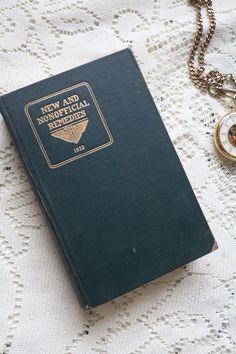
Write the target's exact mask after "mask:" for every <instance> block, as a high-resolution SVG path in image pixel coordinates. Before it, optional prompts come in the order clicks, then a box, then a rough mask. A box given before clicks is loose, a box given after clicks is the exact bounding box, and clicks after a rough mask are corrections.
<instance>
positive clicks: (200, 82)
mask: <svg viewBox="0 0 236 354" xmlns="http://www.w3.org/2000/svg"><path fill="white" fill-rule="evenodd" d="M190 2H191V4H192V5H193V6H195V9H196V20H197V31H196V34H195V38H194V40H193V46H192V49H191V52H190V56H189V60H188V67H189V73H190V77H191V79H192V81H193V82H194V84H195V85H197V86H198V87H199V88H201V89H207V90H208V91H209V93H210V94H211V95H213V96H221V95H224V94H227V93H229V92H231V93H232V92H233V91H232V90H227V89H224V85H225V83H226V82H227V83H229V84H233V85H234V86H235V87H236V81H235V79H234V77H233V75H232V74H228V75H226V74H222V73H220V72H219V71H216V70H213V71H210V72H209V73H208V74H205V75H204V73H205V69H206V63H205V53H206V51H207V48H208V46H209V44H210V42H211V40H212V38H213V36H214V33H215V30H216V18H215V13H214V9H213V3H212V0H190ZM203 7H205V8H206V10H207V14H208V18H209V29H208V31H207V34H206V36H205V38H204V33H203V18H202V9H203ZM196 61H197V62H198V67H196V65H195V62H196ZM235 97H236V96H235V95H233V99H234V100H236V98H235Z"/></svg>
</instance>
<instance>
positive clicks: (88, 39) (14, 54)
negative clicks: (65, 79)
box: [0, 0, 236, 354]
mask: <svg viewBox="0 0 236 354" xmlns="http://www.w3.org/2000/svg"><path fill="white" fill-rule="evenodd" d="M214 2H215V9H216V15H217V22H218V29H217V33H216V37H215V39H214V42H213V43H212V44H211V47H210V50H209V53H208V55H207V64H208V68H214V67H216V68H219V69H220V70H221V71H223V72H225V73H227V72H232V73H233V74H236V65H235V58H236V45H235V32H236V27H235V21H236V4H235V0H227V1H220V0H215V1H214ZM194 29H195V21H194V10H193V8H192V7H191V6H189V2H188V1H187V0H146V1H142V0H136V1H133V0H106V1H105V0H84V1H76V0H64V1H63V0H18V1H17V0H1V2H0V37H1V41H0V62H1V79H0V80H1V84H0V93H1V94H4V93H7V92H9V91H11V90H14V89H17V88H20V87H22V86H25V85H27V84H30V83H33V82H36V81H38V80H40V79H43V78H46V77H48V76H50V75H54V74H56V73H59V72H62V71H64V70H67V69H70V68H73V67H75V66H78V65H80V64H83V63H85V62H89V61H91V60H93V59H95V58H99V57H102V56H103V55H106V54H109V53H111V52H113V51H117V50H119V49H122V48H124V47H127V46H129V47H131V48H132V49H133V51H134V53H135V55H136V58H137V60H138V62H139V64H140V67H141V70H142V72H143V74H144V76H145V78H146V80H147V83H148V85H149V87H150V90H151V92H152V95H153V97H154V99H155V101H156V103H157V105H158V107H159V110H160V112H161V114H162V117H163V120H164V123H165V125H166V127H167V129H168V131H169V134H170V136H171V139H172V141H173V143H174V145H175V147H176V150H177V152H178V154H179V156H180V158H181V161H182V163H183V165H184V168H185V170H186V172H187V174H188V176H189V179H190V182H191V184H192V186H193V188H194V190H195V192H196V195H197V197H198V200H199V202H200V204H201V206H202V208H203V211H204V213H205V215H206V218H207V220H208V221H209V224H210V227H211V228H212V230H213V232H214V235H215V237H216V239H217V241H218V244H219V250H218V251H216V252H214V253H212V254H210V255H208V256H206V257H203V258H201V259H199V260H197V261H195V262H193V263H191V264H189V265H187V266H186V267H184V268H182V269H178V270H176V271H175V272H173V273H171V274H168V275H166V276H164V277H162V278H161V279H159V280H157V281H154V282H152V283H151V284H149V285H146V286H144V287H142V288H139V289H137V290H135V291H133V292H131V293H129V294H127V295H125V296H122V297H121V298H119V299H117V300H115V301H113V302H110V303H108V304H105V305H103V306H100V307H98V308H97V309H95V310H94V311H92V312H91V313H89V312H88V313H86V312H85V311H84V310H82V309H81V308H80V307H79V304H78V301H77V299H76V296H75V293H74V290H73V288H72V286H71V284H70V281H69V277H68V275H67V273H66V270H65V269H64V265H63V262H62V260H61V258H60V256H59V255H58V251H57V249H56V246H55V243H54V241H53V236H52V235H51V233H50V231H49V230H48V227H47V226H46V223H45V220H44V218H43V216H42V214H41V211H40V209H39V206H38V203H37V201H36V199H35V196H34V193H33V191H32V188H31V186H30V184H29V181H28V179H27V177H26V174H25V172H24V170H23V166H22V163H21V161H20V159H19V157H18V153H17V152H16V150H15V147H14V146H13V144H12V141H11V137H10V135H9V133H8V130H7V128H6V126H5V123H4V121H3V119H2V118H1V119H0V125H1V127H0V129H1V139H0V203H1V204H0V205H1V209H0V353H1V354H3V353H4V354H8V353H10V354H40V353H43V354H75V353H76V354H85V353H86V354H87V353H88V354H90V353H91V354H92V353H100V354H120V353H121V354H143V353H145V354H159V353H160V354H171V353H172V354H174V353H180V354H192V353H194V354H195V353H196V354H198V353H201V354H210V353H221V354H223V353H236V313H235V287H236V286H235V283H236V261H235V254H236V236H235V235H236V227H235V206H236V194H235V191H236V168H235V165H233V164H230V165H225V164H223V163H222V162H221V161H220V160H219V159H218V158H217V157H216V155H215V152H214V148H213V143H212V135H213V127H214V124H215V123H214V120H215V119H217V118H218V117H220V116H222V115H223V114H224V113H226V112H227V111H228V110H229V108H230V105H231V102H230V101H228V102H225V101H220V100H215V99H213V98H211V97H209V95H208V94H206V93H204V92H200V91H199V90H198V89H197V88H195V87H194V86H193V85H192V83H191V82H190V80H189V77H188V71H187V66H186V61H187V57H188V54H189V49H190V46H191V39H192V36H193V31H194ZM176 247H177V245H176Z"/></svg>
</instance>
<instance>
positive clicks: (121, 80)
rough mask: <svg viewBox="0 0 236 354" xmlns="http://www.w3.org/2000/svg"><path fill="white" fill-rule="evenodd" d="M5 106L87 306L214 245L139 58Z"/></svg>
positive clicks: (46, 83) (85, 72) (53, 84)
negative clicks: (149, 88)
mask: <svg viewBox="0 0 236 354" xmlns="http://www.w3.org/2000/svg"><path fill="white" fill-rule="evenodd" d="M0 108H1V112H2V114H3V116H4V118H5V120H6V122H7V124H8V126H9V128H10V130H11V132H12V135H13V137H14V140H15V142H16V145H17V147H18V149H19V151H20V153H21V156H22V158H23V160H24V162H25V165H26V167H27V169H28V172H29V175H30V177H31V180H32V182H33V184H34V187H35V190H36V193H37V194H38V195H39V197H40V199H41V202H42V204H43V207H44V210H45V212H46V215H47V217H48V220H49V222H50V224H51V226H52V229H53V231H54V234H55V236H56V239H57V241H58V244H59V246H60V249H61V251H62V253H63V255H64V258H65V260H66V264H67V265H68V266H69V271H70V274H71V275H72V278H73V280H74V283H75V285H76V289H77V290H78V294H79V297H80V301H81V304H82V305H83V306H85V307H87V308H91V307H94V306H96V305H98V304H101V303H104V302H106V301H108V300H110V299H113V298H115V297H117V296H119V295H121V294H123V293H125V292H127V291H130V290H132V289H134V288H136V287H138V286H140V285H142V284H144V283H146V282H148V281H150V280H153V279H155V278H157V277H159V276H161V275H163V274H165V273H167V272H170V271H171V270H174V269H176V268H177V267H180V266H182V265H185V264H186V263H188V262H190V261H192V260H194V259H197V258H199V257H201V256H203V255H205V254H207V253H209V252H211V251H212V250H213V249H214V248H215V247H216V244H215V240H214V238H213V236H212V233H211V231H210V229H209V226H208V224H207V222H206V220H205V218H204V215H203V213H202V211H201V209H200V207H199V204H198V202H197V200H196V197H195V195H194V193H193V191H192V188H191V186H190V184H189V181H188V179H187V177H186V175H185V173H184V170H183V167H182V165H181V163H180V161H179V159H178V156H177V154H176V152H175V149H174V147H173V145H172V143H171V141H170V138H169V136H168V133H167V131H166V129H165V127H164V125H163V122H162V120H161V117H160V115H159V113H158V111H157V109H156V106H155V104H154V102H153V99H152V97H151V95H150V93H149V91H148V88H147V86H146V84H145V81H144V79H143V76H142V74H141V72H140V69H139V68H138V65H137V63H136V61H135V59H134V57H133V55H132V53H131V51H129V50H123V51H120V52H118V53H114V54H112V55H110V56H107V57H105V58H102V59H99V60H96V61H94V62H91V63H89V64H86V65H83V66H81V67H78V68H75V69H72V70H69V71H67V72H64V73H62V74H59V75H56V76H54V77H51V78H49V79H46V80H43V81H41V82H38V83H36V84H33V85H30V86H28V87H25V88H22V89H20V90H17V91H14V92H12V93H10V94H7V95H5V96H2V98H1V100H0Z"/></svg>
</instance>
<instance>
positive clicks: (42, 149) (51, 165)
mask: <svg viewBox="0 0 236 354" xmlns="http://www.w3.org/2000/svg"><path fill="white" fill-rule="evenodd" d="M81 86H86V87H87V89H88V91H89V93H90V95H91V97H92V100H93V103H94V104H95V106H96V109H97V111H98V114H99V116H100V118H101V120H102V123H103V126H104V128H105V130H106V132H107V135H108V137H109V142H107V143H105V144H102V145H100V146H98V147H96V148H93V149H91V150H89V151H86V152H84V153H82V154H80V155H77V156H74V157H71V158H69V159H66V160H64V161H62V162H59V163H57V164H52V163H51V161H50V160H49V157H48V154H47V152H46V149H45V147H44V145H43V143H42V141H41V139H40V137H39V134H38V132H37V130H36V128H35V126H34V123H33V120H32V118H31V116H30V113H29V107H30V106H32V105H34V104H36V103H39V102H41V101H44V100H46V99H48V98H51V97H54V96H57V95H60V94H62V93H65V92H67V91H70V90H73V89H75V88H78V87H81ZM24 111H25V114H26V117H27V119H28V121H29V124H30V126H31V128H32V130H33V132H34V135H35V137H36V139H37V142H38V144H39V147H40V149H41V151H42V153H43V155H44V157H45V160H46V162H47V164H48V166H49V167H50V168H52V169H54V168H58V167H61V166H63V165H65V164H67V163H69V162H72V161H75V160H77V159H80V158H81V157H84V156H86V155H89V154H92V153H94V152H96V151H98V150H101V149H104V148H106V147H108V146H110V145H111V144H113V142H114V139H113V136H112V134H111V132H110V129H109V127H108V125H107V122H106V120H105V118H104V115H103V113H102V111H101V108H100V106H99V104H98V101H97V99H96V97H95V94H94V93H93V90H92V88H91V86H90V85H89V83H88V82H86V81H83V82H81V83H79V84H77V85H73V86H69V87H67V88H65V89H63V90H60V91H56V92H53V93H52V94H50V95H48V96H44V97H41V98H38V99H37V100H34V101H31V102H29V103H27V104H26V105H25V107H24Z"/></svg>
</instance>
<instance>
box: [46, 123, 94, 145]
mask: <svg viewBox="0 0 236 354" xmlns="http://www.w3.org/2000/svg"><path fill="white" fill-rule="evenodd" d="M88 122H89V120H88V119H85V120H84V121H82V122H79V123H75V124H70V125H67V126H65V127H64V128H62V129H58V130H56V131H54V132H53V133H51V135H52V136H53V137H54V138H58V139H61V140H64V141H67V142H69V143H74V144H78V143H79V141H80V139H81V138H82V135H83V133H84V132H85V130H86V128H87V125H88Z"/></svg>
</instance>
